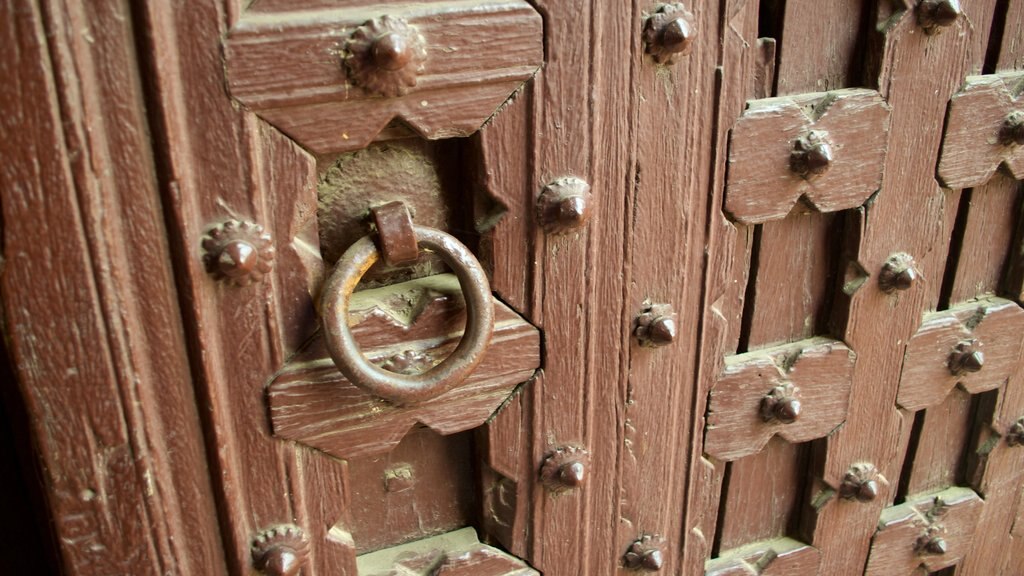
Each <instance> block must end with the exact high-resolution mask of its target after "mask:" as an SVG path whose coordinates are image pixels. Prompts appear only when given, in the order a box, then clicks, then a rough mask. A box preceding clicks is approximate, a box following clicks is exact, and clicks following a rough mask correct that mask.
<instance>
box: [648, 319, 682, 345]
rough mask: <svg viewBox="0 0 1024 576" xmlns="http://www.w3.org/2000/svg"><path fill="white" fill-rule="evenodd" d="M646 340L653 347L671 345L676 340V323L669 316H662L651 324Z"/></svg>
mask: <svg viewBox="0 0 1024 576" xmlns="http://www.w3.org/2000/svg"><path fill="white" fill-rule="evenodd" d="M648 338H649V339H650V341H651V344H653V345H655V346H664V345H666V344H671V343H672V341H673V340H675V339H676V321H675V319H674V318H672V317H671V316H662V317H660V318H658V319H656V320H655V321H654V322H652V323H651V327H650V330H649V331H648Z"/></svg>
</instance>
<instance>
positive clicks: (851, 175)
mask: <svg viewBox="0 0 1024 576" xmlns="http://www.w3.org/2000/svg"><path fill="white" fill-rule="evenodd" d="M812 131H814V132H817V133H820V134H822V136H821V137H822V138H823V139H824V141H825V142H827V143H828V145H829V146H831V150H832V156H833V158H832V161H831V162H830V166H829V168H828V169H827V171H825V172H824V173H822V174H811V175H801V174H799V173H797V172H796V171H794V170H793V168H792V167H791V159H790V156H791V153H792V152H793V147H794V142H795V141H796V140H797V139H799V138H801V137H803V136H805V135H806V134H808V133H810V132H812ZM888 134H889V107H888V106H887V105H886V103H885V101H883V100H882V98H881V97H880V96H879V94H878V92H876V91H874V90H863V89H847V90H837V91H834V92H827V93H813V94H802V95H800V96H786V97H781V98H766V99H764V100H753V101H751V102H748V103H747V109H746V111H744V113H743V116H741V117H740V118H739V120H737V121H736V125H735V126H734V127H733V129H732V136H731V138H730V143H729V181H728V183H727V184H726V189H725V210H726V212H728V213H729V215H730V216H732V217H733V218H734V219H735V220H736V221H737V222H740V223H743V224H760V223H762V222H768V221H771V220H778V219H780V218H784V217H786V215H787V214H789V213H790V211H791V210H792V209H793V206H794V205H795V204H796V203H797V202H798V201H800V200H802V201H804V202H806V203H807V204H808V205H809V206H810V207H811V208H812V209H814V210H816V211H818V212H836V211H838V210H845V209H848V208H856V207H858V206H860V205H861V204H864V202H865V201H866V200H867V199H868V197H869V196H871V195H872V194H874V193H875V191H876V190H878V188H879V185H880V184H881V181H882V168H883V167H884V163H883V162H882V160H883V159H884V158H885V148H886V141H887V136H888Z"/></svg>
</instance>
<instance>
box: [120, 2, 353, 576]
mask: <svg viewBox="0 0 1024 576" xmlns="http://www.w3.org/2000/svg"><path fill="white" fill-rule="evenodd" d="M138 13H139V14H140V17H141V18H142V23H141V24H140V26H139V31H138V36H139V39H140V42H141V46H143V50H142V54H143V55H144V57H145V59H146V60H145V61H144V69H146V70H147V71H148V74H149V76H150V84H151V85H150V96H151V99H150V102H149V106H150V110H151V118H152V119H153V132H154V134H155V138H156V141H157V142H158V143H159V144H160V148H159V150H160V157H159V160H158V165H159V166H161V169H162V174H161V176H162V195H163V196H164V198H165V201H166V205H167V207H168V214H167V221H168V223H169V224H168V225H169V228H170V229H171V232H170V234H171V237H172V238H174V239H175V240H174V244H173V250H174V252H175V263H176V276H177V281H178V285H179V287H180V290H181V292H182V299H183V302H185V303H186V305H185V306H184V312H183V316H184V321H185V326H186V332H187V334H188V335H189V341H190V343H191V353H192V359H193V368H194V374H195V376H196V380H197V382H198V389H199V396H200V400H199V405H200V406H202V408H203V410H202V413H203V414H204V418H205V422H204V424H205V426H206V431H207V433H208V438H207V442H209V445H210V446H214V447H216V450H215V451H211V455H212V458H211V462H210V468H211V471H212V476H213V477H214V478H215V483H216V488H217V490H218V492H219V494H218V500H219V502H218V504H219V506H218V510H219V512H220V514H221V515H222V519H223V520H222V526H223V527H224V550H225V554H226V556H227V559H228V565H229V568H230V570H231V571H232V572H233V573H244V572H245V571H247V570H249V569H250V566H251V563H252V558H251V554H250V550H249V547H250V541H251V539H252V538H253V537H254V536H255V535H256V534H258V533H259V532H261V531H262V530H264V529H266V528H268V527H271V526H275V525H280V524H294V525H296V526H298V527H300V528H301V529H302V530H303V531H305V533H306V534H307V536H308V537H309V540H310V557H309V564H308V566H309V568H308V569H309V570H310V571H311V572H314V573H353V572H354V571H355V550H354V544H353V542H352V540H351V537H350V535H346V534H345V533H344V531H343V530H341V529H338V530H334V529H333V527H334V525H335V523H336V522H337V521H338V518H339V517H340V516H343V514H344V512H343V511H344V507H345V505H346V502H347V498H348V495H347V487H346V486H345V482H344V474H345V470H344V463H343V462H341V461H339V460H336V459H331V458H328V457H326V456H324V455H323V454H322V453H318V452H314V451H311V450H309V449H307V448H303V447H301V446H298V445H296V444H292V443H286V442H283V441H281V440H278V439H274V438H273V437H272V435H271V430H270V422H269V419H268V418H267V409H266V398H265V395H264V393H263V389H264V387H265V385H266V383H267V382H268V381H269V380H270V378H271V377H272V375H273V374H274V373H275V372H276V371H277V370H278V369H279V368H280V367H281V366H282V365H283V364H284V361H285V358H287V357H288V356H290V355H291V354H292V353H293V352H294V348H293V346H294V345H295V343H296V341H297V340H300V338H299V337H298V334H300V333H301V332H305V333H306V334H308V333H309V332H310V331H311V329H313V328H315V321H314V318H312V317H311V315H309V314H308V311H309V310H311V301H312V299H313V293H314V292H315V287H311V286H310V282H311V281H315V279H316V278H315V274H313V277H312V278H311V274H310V267H309V262H308V261H304V260H303V259H302V258H300V257H299V254H298V252H299V250H300V248H301V250H303V251H304V252H303V253H304V254H314V255H315V254H318V253H319V246H318V244H317V242H316V239H317V238H318V234H317V231H316V221H315V218H313V219H312V221H311V222H310V223H309V224H308V227H304V226H301V225H299V223H300V222H303V221H304V220H303V218H302V216H303V215H305V216H306V217H307V218H308V217H309V211H308V210H306V211H303V210H302V209H301V207H302V206H307V207H309V206H315V205H316V204H315V203H316V188H315V182H316V167H315V162H314V161H313V159H312V157H310V156H309V155H308V154H307V153H306V152H305V151H304V150H302V149H301V148H300V147H299V146H297V145H296V144H295V143H294V142H292V141H291V140H289V139H288V138H287V137H285V136H284V135H282V134H281V133H280V132H278V131H277V130H274V129H273V128H270V127H267V126H266V125H265V124H264V123H263V122H261V121H260V120H259V119H258V118H256V117H255V115H253V114H252V113H251V112H246V111H244V110H240V109H239V108H238V106H237V105H236V104H235V103H233V102H232V100H231V98H230V96H229V95H228V94H227V92H226V86H225V83H224V81H223V78H224V76H223V74H224V69H223V59H222V53H221V42H222V39H223V37H224V35H225V34H226V32H227V26H228V22H226V21H225V20H227V19H229V18H232V17H233V16H232V14H233V13H230V11H229V13H225V12H224V11H223V7H222V6H221V5H220V3H218V2H212V1H211V2H193V3H189V5H188V6H187V7H186V6H183V5H175V4H168V3H162V2H152V3H147V4H144V5H142V6H140V7H139V10H138ZM292 210H295V212H292ZM278 217H282V218H283V219H284V221H283V222H282V221H280V220H278ZM228 218H234V219H244V220H249V221H253V222H256V223H260V224H263V225H264V226H265V227H266V228H267V230H268V231H269V232H270V234H271V236H272V237H273V238H274V239H275V245H277V246H280V247H281V248H282V249H284V247H285V246H287V244H288V243H289V242H297V243H298V244H301V243H302V241H301V239H300V241H296V240H294V233H295V232H296V231H297V230H300V229H301V230H302V231H303V237H304V238H308V241H309V242H310V244H308V245H305V246H297V247H296V248H295V249H296V257H295V258H294V259H293V258H290V257H286V258H285V259H284V260H277V261H275V266H274V269H273V271H272V272H271V273H270V274H268V275H267V276H266V277H265V278H264V279H263V281H262V282H261V283H260V284H255V285H252V286H249V287H245V288H233V287H228V286H225V285H222V284H218V283H217V282H215V281H214V280H213V279H212V278H211V277H209V276H208V275H207V274H206V272H205V270H204V269H203V266H202V262H201V260H200V258H199V252H198V247H199V242H200V239H201V237H202V235H203V233H204V232H205V231H206V230H207V229H208V227H209V226H210V225H211V224H212V223H216V222H220V221H223V220H225V219H228ZM305 222H309V220H308V219H307V220H305ZM307 234H308V236H307ZM290 249H291V248H289V250H290ZM303 309H304V310H306V311H307V312H306V313H305V314H306V315H305V316H299V317H296V315H295V314H294V313H293V312H294V311H296V310H303ZM303 317H304V318H305V320H302V319H301V318H303ZM254 470H258V471H259V472H258V473H254V472H253V471H254Z"/></svg>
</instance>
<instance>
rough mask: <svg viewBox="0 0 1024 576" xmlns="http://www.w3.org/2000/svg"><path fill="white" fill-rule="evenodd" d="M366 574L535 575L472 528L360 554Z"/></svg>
mask: <svg viewBox="0 0 1024 576" xmlns="http://www.w3.org/2000/svg"><path fill="white" fill-rule="evenodd" d="M359 574H361V575H362V574H365V575H367V576H392V575H397V574H402V575H404V576H477V575H481V576H483V575H486V576H535V575H537V574H538V572H537V571H536V570H533V569H532V568H530V567H529V566H527V565H525V564H524V563H523V562H522V561H521V560H519V559H517V558H513V557H511V556H509V555H508V554H506V553H504V552H502V551H501V550H498V549H496V548H492V547H490V546H487V545H486V544H481V543H480V542H479V541H478V540H477V536H476V534H475V533H474V531H473V529H472V528H464V529H462V530H457V531H454V532H449V533H447V534H442V535H440V536H435V537H433V538H427V539H424V540H420V541H417V542H410V543H408V544H402V545H400V546H395V547H394V548H389V549H387V550H381V551H379V552H374V553H372V554H366V555H364V556H360V557H359Z"/></svg>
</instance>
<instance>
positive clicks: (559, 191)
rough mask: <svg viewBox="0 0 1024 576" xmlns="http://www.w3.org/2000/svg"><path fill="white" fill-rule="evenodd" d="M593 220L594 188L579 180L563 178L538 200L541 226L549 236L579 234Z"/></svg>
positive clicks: (543, 191) (572, 177)
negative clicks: (591, 217) (592, 199)
mask: <svg viewBox="0 0 1024 576" xmlns="http://www.w3.org/2000/svg"><path fill="white" fill-rule="evenodd" d="M589 218H590V185H589V184H587V183H586V182H585V181H583V180H581V179H579V178H577V177H575V176H566V177H564V178H559V179H557V180H555V181H553V182H551V183H550V184H548V185H547V186H545V187H544V189H543V190H542V191H541V193H540V196H539V197H538V198H537V222H539V223H540V225H541V226H542V227H543V228H544V230H545V231H546V232H548V233H549V234H558V233H561V232H568V231H569V230H575V229H577V228H580V227H581V226H583V225H584V224H586V223H587V220H588V219H589Z"/></svg>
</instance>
